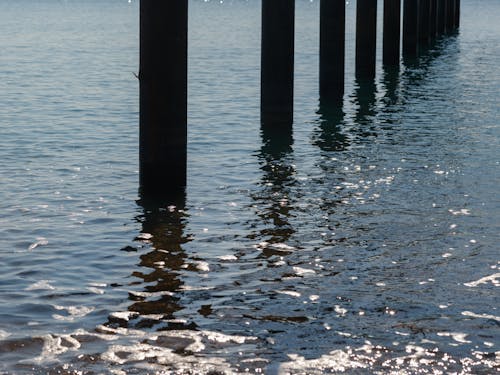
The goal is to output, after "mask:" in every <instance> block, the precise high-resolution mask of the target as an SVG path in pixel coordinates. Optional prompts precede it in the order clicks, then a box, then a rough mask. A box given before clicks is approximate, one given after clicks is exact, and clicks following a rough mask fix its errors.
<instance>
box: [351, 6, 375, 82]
mask: <svg viewBox="0 0 500 375" xmlns="http://www.w3.org/2000/svg"><path fill="white" fill-rule="evenodd" d="M376 37H377V0H357V3H356V78H357V79H358V80H371V79H374V78H375V56H376V41H377V38H376Z"/></svg>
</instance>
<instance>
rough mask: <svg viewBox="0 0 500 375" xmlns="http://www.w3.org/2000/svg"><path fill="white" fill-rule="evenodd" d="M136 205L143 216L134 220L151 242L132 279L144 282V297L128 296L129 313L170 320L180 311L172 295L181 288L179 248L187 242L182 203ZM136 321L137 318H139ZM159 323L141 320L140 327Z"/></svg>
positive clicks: (182, 256) (141, 203)
mask: <svg viewBox="0 0 500 375" xmlns="http://www.w3.org/2000/svg"><path fill="white" fill-rule="evenodd" d="M138 204H139V205H140V206H141V207H142V208H143V211H144V214H143V215H141V216H139V217H138V220H139V221H140V222H141V223H142V233H144V234H147V235H148V236H147V237H146V238H147V239H148V241H150V242H151V251H150V252H149V253H147V254H143V255H141V257H140V259H141V261H140V264H139V265H140V267H141V268H140V269H139V270H137V271H135V272H134V273H133V276H134V277H136V278H139V279H142V281H143V282H144V284H145V285H144V293H139V294H138V295H134V294H133V293H132V294H131V299H132V300H133V301H134V303H133V304H132V305H131V306H130V307H129V311H131V312H136V313H139V314H140V315H151V314H157V315H158V314H159V315H162V316H163V319H173V318H174V313H175V312H176V311H178V310H180V309H181V308H182V307H181V306H179V301H178V297H176V296H175V295H174V294H175V293H176V292H178V290H179V288H180V287H181V286H182V281H181V280H180V279H179V277H178V273H179V271H180V270H182V269H183V268H182V267H183V265H184V260H185V258H186V255H185V253H184V251H183V249H182V244H183V243H185V242H187V239H186V238H185V235H184V227H185V225H186V213H185V211H184V205H185V201H184V199H183V198H182V197H181V198H178V200H176V201H168V205H169V206H168V207H165V203H164V202H159V201H154V200H148V199H141V200H140V201H139V202H138ZM149 237H151V238H149ZM139 318H140V317H139ZM158 323H161V320H160V321H158V320H154V321H153V320H151V319H148V318H147V317H146V318H143V319H142V320H140V321H139V322H138V323H136V325H137V324H140V325H141V326H145V325H150V326H152V325H154V324H158Z"/></svg>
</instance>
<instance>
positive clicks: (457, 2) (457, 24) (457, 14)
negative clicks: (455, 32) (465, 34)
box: [455, 0, 460, 29]
mask: <svg viewBox="0 0 500 375" xmlns="http://www.w3.org/2000/svg"><path fill="white" fill-rule="evenodd" d="M459 27H460V0H455V28H456V29H458V28H459Z"/></svg>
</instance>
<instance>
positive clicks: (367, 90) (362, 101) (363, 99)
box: [354, 81, 376, 135]
mask: <svg viewBox="0 0 500 375" xmlns="http://www.w3.org/2000/svg"><path fill="white" fill-rule="evenodd" d="M375 94H376V86H375V82H373V81H369V82H367V81H356V89H355V97H354V98H355V101H356V102H357V104H358V110H357V111H356V123H357V124H370V123H371V122H372V116H374V115H375V113H376V111H375V102H376V95H375ZM362 131H363V132H366V134H363V135H368V130H367V129H362Z"/></svg>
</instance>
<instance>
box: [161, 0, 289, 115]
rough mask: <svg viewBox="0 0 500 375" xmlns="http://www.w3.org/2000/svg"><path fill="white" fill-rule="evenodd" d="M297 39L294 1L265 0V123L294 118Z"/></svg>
mask: <svg viewBox="0 0 500 375" xmlns="http://www.w3.org/2000/svg"><path fill="white" fill-rule="evenodd" d="M169 1H172V0H169ZM294 38H295V0H262V51H261V94H260V104H261V107H260V108H261V121H262V122H263V123H274V122H279V123H291V122H292V121H293V68H294Z"/></svg>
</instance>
